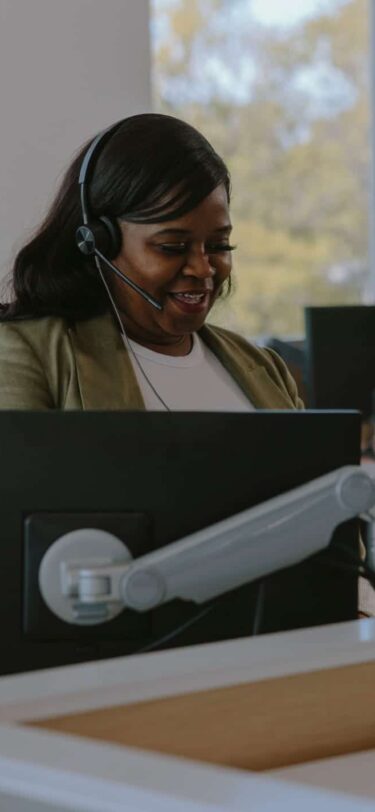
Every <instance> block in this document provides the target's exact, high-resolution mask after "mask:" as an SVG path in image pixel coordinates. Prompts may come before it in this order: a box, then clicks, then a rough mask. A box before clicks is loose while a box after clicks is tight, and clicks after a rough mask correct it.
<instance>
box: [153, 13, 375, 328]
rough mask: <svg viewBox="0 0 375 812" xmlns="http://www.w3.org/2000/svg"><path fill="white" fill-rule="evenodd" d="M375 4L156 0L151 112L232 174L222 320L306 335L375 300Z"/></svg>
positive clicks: (232, 324)
mask: <svg viewBox="0 0 375 812" xmlns="http://www.w3.org/2000/svg"><path fill="white" fill-rule="evenodd" d="M369 16H370V12H369V4H368V0H298V2H296V0H152V42H153V58H154V79H153V83H154V107H155V109H156V110H158V111H161V112H167V113H170V114H172V115H176V116H178V117H180V118H183V119H185V120H187V121H189V122H190V123H192V124H194V125H195V126H197V127H198V129H200V130H201V131H202V132H203V133H204V134H205V135H206V136H207V138H208V139H209V140H210V141H211V143H212V144H213V146H214V147H215V148H216V150H217V152H219V154H221V155H222V157H223V158H224V160H226V162H227V164H228V166H229V169H230V171H231V175H232V183H233V201H232V217H233V223H234V234H233V238H234V242H235V244H237V246H238V248H237V251H236V253H235V255H234V268H235V272H234V293H233V294H232V296H231V298H230V299H229V300H227V301H226V302H225V303H224V302H223V303H220V304H219V305H217V307H216V312H215V313H214V314H213V316H212V320H213V321H215V322H216V323H221V324H223V325H226V326H227V327H229V328H232V329H235V330H237V331H239V332H242V333H243V334H245V335H261V334H266V335H267V334H268V335H269V334H270V333H272V334H278V335H280V336H286V335H289V336H291V335H298V334H301V333H302V332H303V307H304V306H305V305H307V304H309V305H313V304H346V303H361V302H366V301H370V299H371V298H372V297H371V291H370V274H369V257H368V253H369V252H368V230H369V214H368V211H369V197H370V190H369V187H370V146H369V119H370V109H369V108H370V104H369V73H370V71H369V64H368V63H369V28H370V22H369Z"/></svg>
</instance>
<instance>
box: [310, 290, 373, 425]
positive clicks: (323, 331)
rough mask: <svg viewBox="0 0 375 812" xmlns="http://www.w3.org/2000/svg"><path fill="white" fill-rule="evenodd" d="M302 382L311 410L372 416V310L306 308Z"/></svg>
mask: <svg viewBox="0 0 375 812" xmlns="http://www.w3.org/2000/svg"><path fill="white" fill-rule="evenodd" d="M305 329H306V377H307V389H308V396H309V407H310V408H312V409H358V410H359V411H361V412H362V414H363V416H364V417H365V418H366V417H369V416H370V415H371V414H372V397H373V392H374V390H375V306H369V305H354V306H352V305H350V306H342V307H306V308H305Z"/></svg>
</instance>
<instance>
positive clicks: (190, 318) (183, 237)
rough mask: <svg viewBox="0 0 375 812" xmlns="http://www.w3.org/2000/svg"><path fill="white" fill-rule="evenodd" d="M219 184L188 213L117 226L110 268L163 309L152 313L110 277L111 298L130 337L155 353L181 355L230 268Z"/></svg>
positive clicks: (227, 231) (227, 220) (227, 221)
mask: <svg viewBox="0 0 375 812" xmlns="http://www.w3.org/2000/svg"><path fill="white" fill-rule="evenodd" d="M231 228H232V227H231V222H230V217H229V209H228V200H227V193H226V190H225V187H224V185H221V186H218V187H217V188H216V189H214V190H213V192H211V193H210V194H209V195H208V196H207V197H206V198H205V199H204V200H203V201H202V202H201V203H200V204H199V205H198V206H197V207H196V208H195V209H193V211H190V212H188V213H187V214H184V215H183V216H182V217H179V218H178V219H176V220H169V221H168V222H164V223H153V224H139V223H127V222H122V223H121V230H122V235H123V242H122V249H121V253H120V254H119V255H118V256H117V257H116V259H115V260H114V264H115V265H116V266H117V267H118V268H119V269H120V271H122V272H123V273H124V274H126V275H127V276H129V277H130V278H131V279H132V280H133V281H134V282H136V283H137V284H138V285H140V286H141V287H142V288H144V289H145V290H146V291H147V292H148V293H150V294H151V295H152V296H153V297H154V298H155V299H157V300H158V301H159V302H160V303H161V304H162V306H163V309H162V310H161V311H158V310H156V308H154V307H153V306H152V305H151V304H149V303H148V302H146V301H145V300H144V299H142V298H141V296H140V295H139V294H138V293H136V292H135V291H133V290H132V289H131V288H130V287H128V286H127V285H126V283H124V282H122V281H121V280H120V279H118V278H117V277H116V276H115V275H114V274H113V275H111V278H108V283H109V285H110V288H111V291H112V295H113V296H114V299H115V302H116V305H117V307H118V309H119V311H120V314H121V318H122V321H123V323H124V326H125V329H126V331H127V333H128V335H129V337H130V338H133V339H134V340H135V341H137V342H138V343H140V344H143V345H144V346H146V347H149V348H150V349H154V350H156V351H157V352H163V353H166V354H170V355H184V354H186V353H187V352H189V350H190V346H191V341H190V336H191V333H192V332H194V331H196V330H199V329H200V327H202V325H203V323H204V321H205V319H206V317H207V314H208V312H209V311H210V309H211V307H212V305H213V303H214V301H215V299H216V298H217V296H218V294H219V292H220V290H221V288H222V285H223V282H225V280H226V279H227V278H228V276H229V274H230V271H231V267H232V261H231V252H230V247H229V246H230V244H229V235H230V232H231Z"/></svg>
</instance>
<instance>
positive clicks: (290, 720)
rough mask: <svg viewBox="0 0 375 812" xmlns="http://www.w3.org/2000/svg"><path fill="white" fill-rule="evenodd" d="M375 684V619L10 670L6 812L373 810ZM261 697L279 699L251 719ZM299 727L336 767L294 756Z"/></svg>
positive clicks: (1, 690)
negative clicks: (321, 709)
mask: <svg viewBox="0 0 375 812" xmlns="http://www.w3.org/2000/svg"><path fill="white" fill-rule="evenodd" d="M291 681H292V682H291ZM374 681H375V619H369V620H361V621H353V622H351V623H343V624H337V625H333V626H324V627H320V628H313V629H304V630H298V631H293V632H284V633H280V634H275V635H267V636H264V637H257V638H253V639H241V640H235V641H229V642H225V643H217V644H216V643H215V644H209V645H204V646H194V647H191V648H184V649H174V650H172V651H166V652H161V653H153V654H145V655H138V656H133V657H128V658H119V659H114V660H106V661H100V662H97V663H88V664H83V665H76V666H67V667H64V668H57V669H48V670H45V671H39V672H32V673H28V674H19V675H16V676H14V677H2V678H1V679H0V709H1V710H0V723H1V724H0V809H1V812H3V810H4V812H8V810H9V812H13V809H17V812H21V810H22V812H24V811H25V812H35V810H38V812H49V811H50V810H51V812H52V810H55V812H57V810H58V812H60V810H65V809H73V810H87V812H89V810H90V811H91V810H97V811H98V812H106V811H107V810H108V812H109V810H110V811H111V812H117V810H118V812H119V811H120V810H121V812H123V810H124V809H126V812H132V810H134V812H135V811H136V812H154V811H155V812H156V811H157V812H159V810H160V812H169V810H171V812H172V810H173V812H190V810H191V812H193V810H194V812H206V810H207V812H208V810H211V812H212V810H228V811H229V810H239V811H240V810H241V812H242V811H243V812H245V810H246V812H258V810H259V812H260V810H261V812H273V810H280V809H282V810H288V812H293V811H294V810H298V812H300V810H301V807H303V810H304V812H310V811H311V812H313V810H314V812H316V809H317V808H319V810H320V812H321V810H329V812H331V811H332V812H336V810H337V811H338V810H340V812H362V810H363V812H365V810H370V809H372V810H373V808H374V799H375V782H374V781H372V782H371V781H369V782H367V785H366V786H365V788H364V789H363V787H362V789H361V788H360V789H361V791H358V785H359V784H360V783H361V782H360V781H359V779H358V770H360V772H361V771H362V773H363V769H364V767H363V765H364V763H365V762H366V765H367V772H368V774H369V775H370V773H372V774H373V773H374V772H375V771H374V767H375V751H374V752H370V748H371V747H374V748H375V710H374V703H373V685H374ZM291 685H292V688H293V691H294V698H295V701H294V702H292V703H291V702H290V686H291ZM322 686H323V687H325V688H326V689H327V690H329V691H330V692H331V699H330V703H329V706H328V708H327V713H328V714H330V719H329V720H328V721H329V725H328V729H329V732H330V733H332V736H329V737H328V740H327V735H326V734H327V725H326V730H322V736H321V741H319V735H320V734H319V726H320V725H321V726H322V728H323V727H324V725H325V720H324V714H323V715H322V714H320V719H319V720H318V725H317V724H316V718H314V712H313V713H312V712H311V711H312V710H313V711H314V705H315V708H316V707H317V702H318V704H319V701H320V700H322V702H324V701H326V699H327V697H326V695H325V694H324V693H320V688H321V687H322ZM332 686H333V691H332ZM336 689H337V690H336ZM254 696H255V697H256V696H258V697H260V699H262V697H263V699H264V698H265V697H266V699H267V697H268V700H269V702H265V704H264V705H263V707H258V708H257V709H256V707H255V706H254V705H253V712H252V714H251V713H250V712H249V704H247V705H246V703H249V702H251V701H252V699H251V698H252V697H253V698H254ZM288 696H289V698H288ZM205 699H206V700H207V702H206V701H205ZM353 702H354V706H353ZM271 706H272V712H271V711H270V709H271ZM333 706H335V707H333ZM254 708H255V709H254ZM340 708H341V711H340ZM210 709H211V710H210ZM296 710H298V713H296V712H295V711H296ZM197 711H198V713H199V715H197ZM160 714H161V715H160ZM210 714H211V715H210ZM204 718H206V720H207V724H206V729H205V730H203V725H202V721H203V719H204ZM231 718H232V723H231V721H230V720H231ZM161 719H163V720H164V721H163V724H162V725H160V724H159V723H160V720H161ZM181 719H183V720H184V728H182V727H181V726H180V722H181ZM119 720H121V724H119ZM210 720H211V721H210ZM254 724H255V725H256V732H255V735H254V734H253V732H252V731H253V730H254V729H255V728H254ZM311 725H313V726H314V727H315V738H314V737H310V736H308V737H307V739H306V730H307V729H308V728H309V726H310V727H311ZM340 726H341V727H340ZM194 728H195V735H194ZM340 730H341V735H338V734H340ZM103 733H104V735H103ZM137 736H138V738H137ZM246 736H247V740H246V741H245V739H246ZM296 736H300V740H301V741H302V743H303V739H304V737H305V743H304V745H303V746H304V747H305V746H306V745H307V746H308V747H310V745H311V746H312V754H313V758H314V759H319V753H320V755H321V753H322V752H323V754H324V756H325V757H327V755H329V753H331V756H332V755H333V757H334V762H335V764H336V768H335V770H332V771H331V770H330V763H333V762H330V761H329V760H327V758H325V760H324V762H321V766H320V773H319V774H317V771H316V767H317V761H316V760H315V762H313V763H310V764H308V763H303V764H299V765H297V766H296V765H295V764H294V765H293V764H290V763H288V764H283V763H282V762H283V760H284V761H285V759H286V760H287V761H288V760H289V762H290V759H292V762H293V759H294V761H298V760H299V761H303V760H305V762H306V758H305V756H303V753H302V750H301V748H297V750H296V748H295V746H294V745H293V742H295V741H296V738H295V737H296ZM129 737H130V738H129ZM244 737H245V738H244ZM301 737H302V738H301ZM335 737H336V738H335ZM239 738H241V746H240V747H238V741H239ZM255 739H256V741H255ZM330 739H332V741H333V751H332V745H331V751H330V743H329V741H330ZM124 740H125V741H124ZM130 740H131V741H130ZM114 742H115V743H114ZM290 742H291V743H292V747H290ZM255 745H256V746H255ZM319 748H320V749H319ZM337 748H338V749H339V750H340V752H341V754H340V756H339V757H337V755H335V749H336V751H337ZM364 748H365V751H364V752H360V751H361V750H362V751H363V749H364ZM186 749H187V750H188V753H187V752H186ZM310 749H311V748H310ZM353 749H355V750H357V755H354V756H353V755H350V753H351V751H352V750H353ZM184 750H185V752H184V757H183V758H181V753H182V752H183V751H184ZM177 751H179V756H176V752H177ZM254 754H255V757H256V758H258V757H259V758H258V764H257V765H256V764H255V767H256V769H257V770H262V772H255V771H254V767H253V768H252V769H249V768H247V769H245V767H246V764H245V762H248V761H249V760H254ZM301 754H302V755H301ZM187 755H189V758H187ZM305 755H306V754H305ZM310 755H311V754H310ZM269 756H270V759H271V760H270V763H269V764H268V765H267V758H268V757H269ZM239 759H240V761H241V759H242V762H241V763H239ZM343 759H347V762H346V765H348V764H350V770H349V768H348V767H347V766H346V767H345V769H341V775H344V777H345V782H346V783H345V782H344V783H345V786H344V787H343V786H342V783H341V785H340V780H339V778H338V772H340V770H338V768H337V763H339V764H342V765H343V764H344V763H345V762H344V761H343ZM277 762H278V766H277ZM322 764H323V767H322ZM228 765H229V766H228ZM358 765H360V767H359V766H358ZM309 770H310V772H309ZM311 770H312V771H313V772H312V773H311ZM322 771H323V772H322ZM350 771H352V772H350ZM323 774H324V775H323ZM322 775H323V778H322ZM350 775H352V779H351V778H350ZM356 775H357V778H356V777H355V776H356ZM330 777H331V778H332V780H330ZM351 787H353V788H352V789H351ZM348 788H349V789H350V790H351V791H350V793H349V792H348ZM16 799H17V806H13V805H12V803H13V802H14V803H15V802H16ZM33 804H34V805H33Z"/></svg>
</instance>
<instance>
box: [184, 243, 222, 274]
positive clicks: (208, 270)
mask: <svg viewBox="0 0 375 812" xmlns="http://www.w3.org/2000/svg"><path fill="white" fill-rule="evenodd" d="M183 274H185V275H186V276H198V277H199V278H202V279H205V278H206V277H210V276H215V274H216V269H215V268H214V267H213V266H212V265H210V261H209V257H208V255H207V254H206V251H205V248H204V247H203V248H199V249H195V250H191V251H190V252H189V254H188V256H187V259H186V263H185V266H184V268H183Z"/></svg>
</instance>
